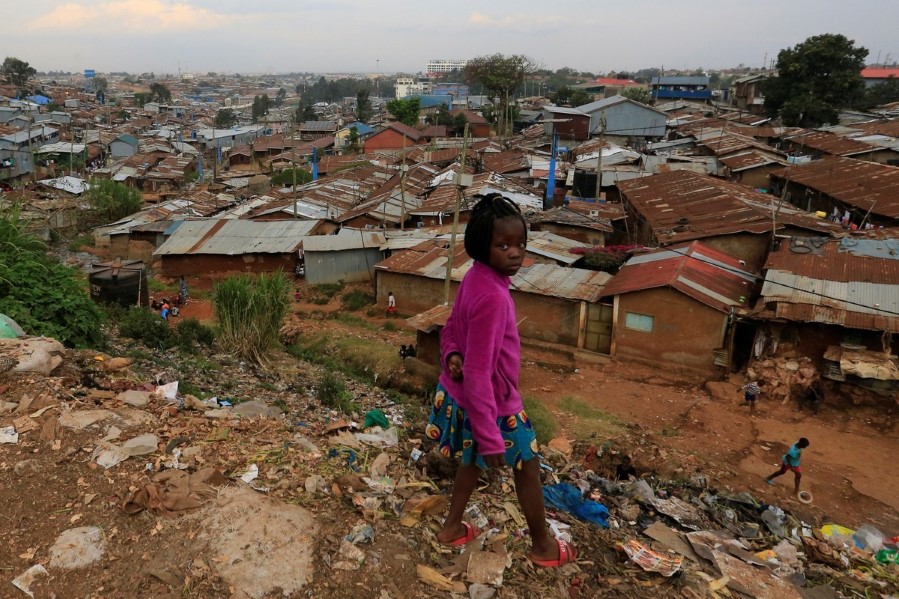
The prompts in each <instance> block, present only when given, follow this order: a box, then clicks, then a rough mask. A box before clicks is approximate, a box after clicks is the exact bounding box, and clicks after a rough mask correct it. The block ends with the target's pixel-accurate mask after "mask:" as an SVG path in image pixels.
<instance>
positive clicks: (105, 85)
mask: <svg viewBox="0 0 899 599" xmlns="http://www.w3.org/2000/svg"><path fill="white" fill-rule="evenodd" d="M94 89H95V90H97V93H103V94H105V93H106V90H107V89H109V81H108V80H107V79H106V77H94Z"/></svg>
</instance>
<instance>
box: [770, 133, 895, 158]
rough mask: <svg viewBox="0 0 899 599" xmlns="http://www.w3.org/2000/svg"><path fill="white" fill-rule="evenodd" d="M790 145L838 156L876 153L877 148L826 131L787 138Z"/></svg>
mask: <svg viewBox="0 0 899 599" xmlns="http://www.w3.org/2000/svg"><path fill="white" fill-rule="evenodd" d="M787 141H789V142H790V143H792V144H794V145H797V146H802V147H803V148H808V149H810V150H815V151H818V152H824V153H825V154H834V155H836V156H853V155H856V154H864V153H866V152H874V151H875V150H877V149H878V148H877V146H873V145H871V144H868V143H865V142H862V141H858V140H856V139H850V138H848V137H843V136H842V135H836V134H834V133H827V132H824V131H806V132H804V133H800V134H799V135H793V136H791V137H788V138H787Z"/></svg>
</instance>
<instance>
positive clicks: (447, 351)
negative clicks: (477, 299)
mask: <svg viewBox="0 0 899 599" xmlns="http://www.w3.org/2000/svg"><path fill="white" fill-rule="evenodd" d="M453 354H459V355H460V356H461V355H462V351H461V350H460V349H459V342H458V340H457V339H456V311H455V310H453V311H452V312H450V315H449V318H447V319H446V325H444V327H443V330H442V331H440V360H441V362H442V364H441V365H442V366H443V369H444V370H446V371H447V372H449V364H447V360H449V357H450V356H451V355H453ZM462 357H464V356H462Z"/></svg>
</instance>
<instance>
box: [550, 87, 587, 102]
mask: <svg viewBox="0 0 899 599" xmlns="http://www.w3.org/2000/svg"><path fill="white" fill-rule="evenodd" d="M550 97H551V98H552V101H553V102H555V103H556V104H558V105H560V106H583V105H584V104H588V103H589V102H590V101H591V100H592V99H593V98H592V97H591V96H590V94H588V93H587V92H586V91H584V90H582V89H572V88H570V87H568V86H567V85H563V86H561V87H559V89H558V90H556V92H555V93H554V94H551V95H550Z"/></svg>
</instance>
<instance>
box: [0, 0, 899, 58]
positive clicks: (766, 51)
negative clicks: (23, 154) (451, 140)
mask: <svg viewBox="0 0 899 599" xmlns="http://www.w3.org/2000/svg"><path fill="white" fill-rule="evenodd" d="M5 8H6V10H5V11H4V13H5V17H6V18H5V19H4V23H3V26H2V34H0V55H2V56H15V57H17V58H20V59H22V60H25V61H27V62H29V63H30V64H31V65H32V66H33V67H35V68H36V69H37V70H39V71H49V70H64V71H76V72H80V71H83V70H84V69H95V70H96V71H97V72H98V73H101V72H113V71H127V72H130V73H140V72H148V71H153V72H154V73H157V74H160V73H178V72H179V71H180V72H192V73H200V74H205V73H207V72H209V71H215V72H226V73H234V72H239V73H286V72H301V71H309V72H317V73H326V72H351V73H367V72H385V73H393V72H408V73H415V72H418V71H423V70H424V69H425V65H426V64H427V61H428V60H429V59H433V58H443V59H467V58H473V57H475V56H481V55H485V54H493V53H497V52H499V53H502V54H524V55H527V56H529V57H531V58H532V59H534V61H536V62H537V63H538V64H539V65H540V66H542V67H544V68H549V69H553V70H555V69H558V68H561V67H565V66H567V67H572V68H574V69H577V70H580V71H589V72H592V73H597V74H600V73H606V72H608V71H612V70H615V71H631V70H637V69H640V68H647V67H659V68H666V69H685V68H688V69H695V68H705V69H716V68H726V67H735V66H738V65H740V64H743V65H746V66H750V67H761V66H763V64H764V62H765V58H766V56H767V59H768V61H771V60H774V59H776V56H777V52H778V51H779V50H781V49H783V48H786V47H789V46H793V45H795V44H797V43H799V42H801V41H803V40H804V39H806V38H808V37H810V36H812V35H818V34H822V33H842V34H843V35H846V36H847V37H849V38H850V39H853V40H855V42H856V45H860V46H864V47H865V48H868V50H869V51H870V54H869V56H868V62H869V63H873V62H875V61H877V57H878V55H880V57H881V58H880V60H881V61H886V59H887V56H889V57H890V60H899V35H897V34H896V25H897V24H899V1H897V0H754V1H753V2H745V1H742V2H741V1H737V0H675V1H672V0H618V1H614V2H613V1H609V0H558V1H556V2H548V1H546V0H540V1H534V0H512V1H509V0H490V1H486V0H479V1H470V0H456V1H455V2H429V1H427V0H383V1H381V2H376V1H373V0H318V1H315V0H312V1H310V0H30V1H28V2H22V1H17V2H14V3H13V2H10V3H9V6H6V7H5Z"/></svg>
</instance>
